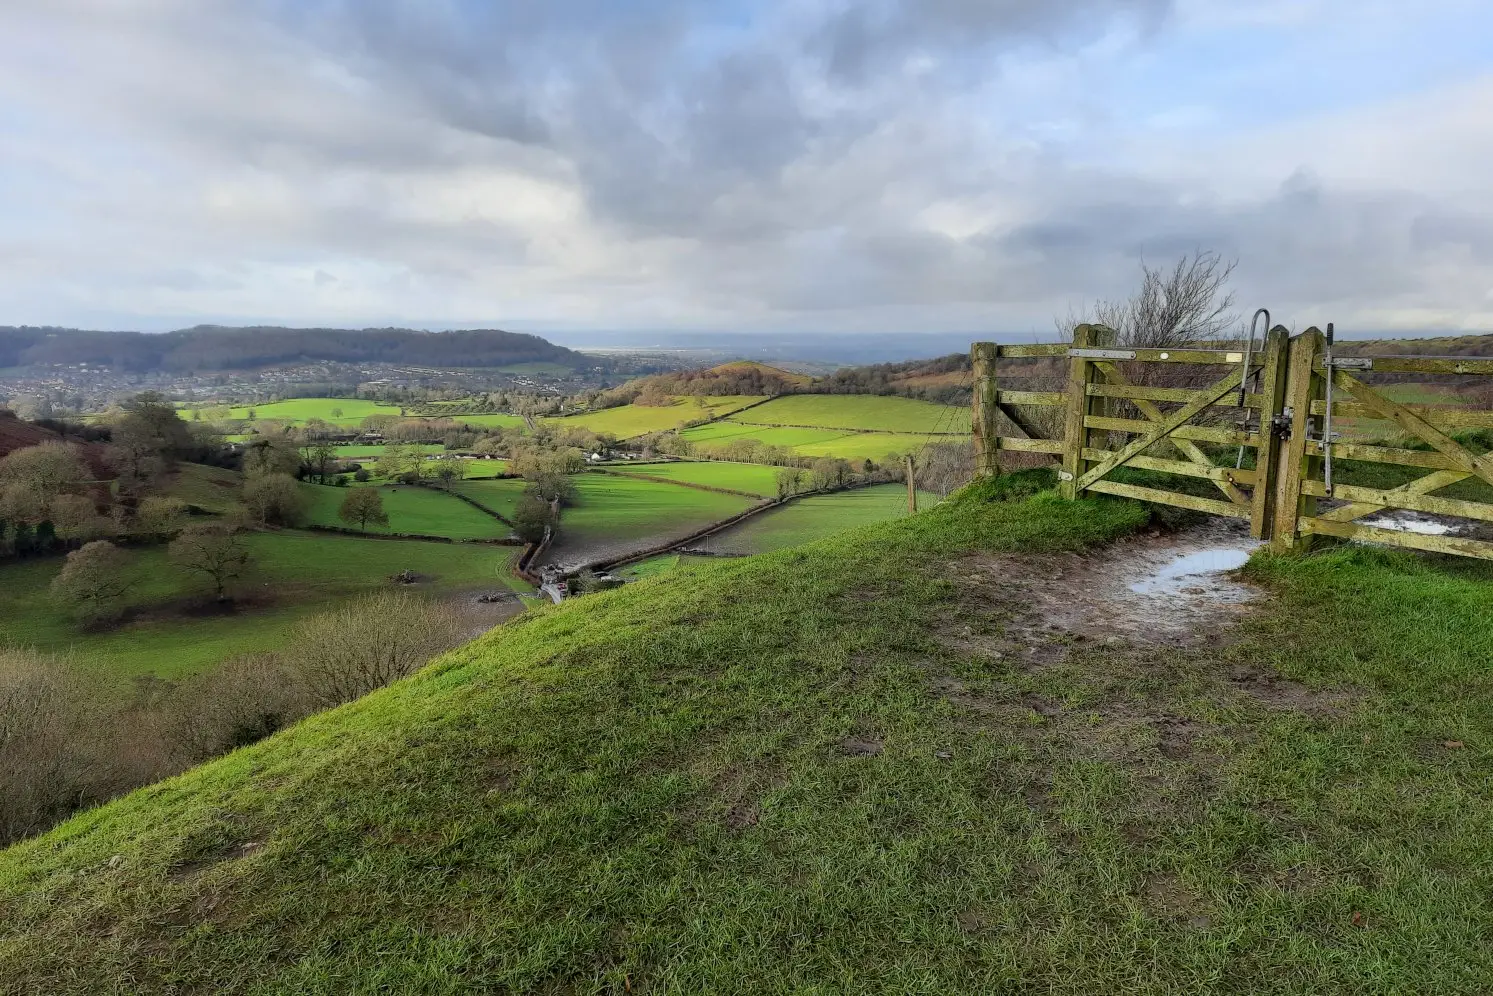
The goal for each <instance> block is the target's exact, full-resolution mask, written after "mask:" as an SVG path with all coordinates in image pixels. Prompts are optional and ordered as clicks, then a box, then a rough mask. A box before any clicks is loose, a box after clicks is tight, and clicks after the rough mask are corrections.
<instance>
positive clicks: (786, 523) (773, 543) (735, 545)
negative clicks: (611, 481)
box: [701, 484, 938, 555]
mask: <svg viewBox="0 0 1493 996" xmlns="http://www.w3.org/2000/svg"><path fill="white" fill-rule="evenodd" d="M918 500H919V503H920V506H921V507H924V508H929V507H932V505H933V504H934V503H935V502H936V501H938V496H937V495H931V494H923V495H920V497H919V499H918ZM905 515H907V488H906V487H904V486H903V485H901V484H877V485H873V486H871V487H869V488H857V489H855V490H853V491H837V492H835V493H833V494H827V495H809V496H807V497H804V498H800V499H798V500H797V501H793V502H789V503H788V504H786V505H784V506H783V507H782V508H775V509H772V510H770V511H767V512H763V513H762V514H761V515H754V516H752V517H751V518H750V519H747V520H746V521H745V522H743V523H741V524H740V525H737V526H732V527H731V528H730V529H726V530H723V531H721V532H719V533H716V534H715V535H714V536H710V537H708V538H707V539H706V540H705V541H704V542H703V543H702V544H701V545H702V546H704V547H705V548H706V549H708V550H710V551H711V552H714V553H725V554H738V555H749V554H754V553H766V552H768V551H770V550H781V549H783V548H784V547H789V546H798V545H800V544H802V543H810V542H813V541H814V540H818V539H823V538H825V537H826V536H833V535H835V534H836V533H841V532H844V531H845V530H847V529H854V528H856V527H857V526H864V525H869V524H871V523H873V522H885V521H886V520H888V519H900V518H902V517H903V516H905Z"/></svg>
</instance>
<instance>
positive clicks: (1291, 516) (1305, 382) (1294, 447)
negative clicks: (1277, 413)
mask: <svg viewBox="0 0 1493 996" xmlns="http://www.w3.org/2000/svg"><path fill="white" fill-rule="evenodd" d="M1322 346H1323V338H1322V333H1321V332H1320V331H1319V330H1318V329H1316V328H1315V327H1313V328H1309V329H1307V330H1306V331H1305V332H1303V333H1301V334H1300V335H1299V336H1297V337H1296V338H1295V339H1293V340H1292V341H1291V349H1290V352H1289V354H1288V357H1287V366H1288V367H1289V372H1288V373H1287V375H1286V400H1285V403H1286V407H1287V408H1289V409H1290V410H1291V436H1290V438H1289V439H1288V440H1286V442H1285V445H1283V446H1281V447H1279V459H1278V465H1277V466H1278V469H1277V472H1276V492H1275V516H1274V518H1275V522H1274V524H1273V527H1272V529H1271V537H1272V538H1271V544H1270V545H1271V549H1273V550H1275V551H1276V552H1277V553H1290V552H1292V551H1301V550H1305V549H1306V548H1307V547H1308V546H1310V545H1311V536H1310V535H1303V534H1302V532H1301V529H1300V525H1299V523H1298V521H1297V520H1299V519H1300V517H1301V516H1303V515H1315V514H1316V512H1317V499H1315V498H1312V497H1310V496H1308V495H1306V494H1305V493H1304V492H1303V491H1302V488H1301V485H1302V482H1303V481H1305V480H1306V479H1307V478H1308V477H1311V476H1315V474H1316V472H1317V464H1318V463H1320V462H1321V458H1320V457H1313V456H1308V455H1307V448H1306V443H1307V433H1308V430H1309V429H1310V427H1311V419H1312V402H1313V401H1319V400H1321V398H1322V395H1323V393H1324V392H1323V387H1324V384H1323V382H1322V378H1321V377H1319V376H1317V374H1316V373H1315V371H1313V369H1312V368H1313V367H1314V366H1315V365H1316V363H1317V359H1318V358H1319V357H1320V356H1321V355H1322Z"/></svg>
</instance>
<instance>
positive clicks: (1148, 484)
mask: <svg viewBox="0 0 1493 996" xmlns="http://www.w3.org/2000/svg"><path fill="white" fill-rule="evenodd" d="M1330 328H1331V326H1329V330H1330ZM970 358H971V362H972V365H973V367H974V388H975V389H974V410H973V413H972V423H973V430H974V437H975V452H976V471H977V473H978V474H981V475H995V474H999V473H1000V472H1001V455H1002V453H1003V452H1006V453H1011V454H1022V455H1026V456H1028V457H1030V456H1032V455H1035V456H1037V457H1044V456H1045V457H1048V458H1055V459H1056V460H1058V461H1059V462H1060V464H1061V467H1060V469H1059V471H1058V477H1059V480H1060V482H1061V484H1060V487H1061V490H1062V492H1063V493H1064V495H1066V496H1067V497H1070V498H1076V497H1078V496H1079V495H1082V494H1085V493H1087V492H1096V493H1099V494H1109V495H1116V496H1119V497H1124V498H1134V499H1138V500H1140V501H1147V502H1154V503H1158V504H1164V505H1171V506H1175V507H1178V508H1186V509H1192V510H1194V511H1200V512H1206V513H1208V514H1211V515H1219V516H1226V517H1229V518H1236V519H1243V520H1247V521H1248V522H1249V523H1250V531H1251V533H1252V534H1253V535H1254V536H1255V537H1257V538H1260V539H1269V540H1270V541H1271V544H1272V546H1273V547H1274V548H1275V549H1277V550H1279V551H1292V550H1302V549H1305V548H1306V547H1308V546H1309V545H1310V544H1311V541H1312V538H1313V537H1314V536H1332V537H1337V538H1341V539H1348V540H1355V541H1360V542H1371V543H1380V544H1385V545H1389V546H1398V547H1405V548H1408V549H1414V550H1427V551H1432V552H1438V553H1447V554H1454V555H1457V556H1465V557H1477V558H1481V559H1489V560H1493V542H1490V541H1489V540H1485V539H1480V538H1476V537H1471V536H1463V535H1453V534H1447V535H1436V534H1425V533H1416V532H1408V531H1400V530H1395V529H1387V528H1383V527H1382V526H1375V525H1370V524H1366V523H1363V522H1361V521H1359V520H1361V519H1364V518H1367V517H1369V516H1371V515H1376V514H1379V513H1383V512H1386V511H1390V512H1393V511H1395V510H1402V511H1408V512H1415V513H1419V514H1422V515H1431V516H1438V517H1443V518H1447V519H1455V520H1458V521H1459V522H1461V523H1462V524H1464V525H1465V526H1467V527H1477V526H1479V525H1480V524H1481V523H1493V452H1488V450H1490V449H1493V440H1490V439H1488V438H1486V436H1485V437H1484V438H1482V439H1481V440H1477V439H1475V438H1474V437H1475V434H1476V433H1478V432H1480V431H1483V430H1489V429H1493V411H1490V410H1488V409H1486V408H1478V407H1472V406H1446V405H1428V404H1407V403H1403V402H1399V401H1396V400H1394V399H1393V398H1391V397H1389V396H1388V395H1387V394H1386V393H1385V390H1384V388H1383V386H1381V385H1376V384H1373V383H1370V382H1369V381H1366V380H1364V379H1363V378H1364V377H1366V376H1371V375H1373V374H1379V373H1386V374H1405V373H1421V374H1427V375H1437V376H1441V375H1447V374H1456V375H1463V376H1469V377H1490V376H1493V358H1481V357H1462V356H1456V357H1444V356H1350V357H1342V356H1336V357H1334V356H1332V355H1331V352H1330V350H1329V349H1328V348H1327V342H1326V339H1325V338H1324V336H1323V334H1322V333H1321V332H1320V331H1319V330H1317V329H1315V328H1312V329H1308V330H1307V331H1305V332H1303V333H1301V334H1300V335H1297V336H1295V337H1292V336H1290V334H1289V333H1288V332H1287V331H1286V330H1285V329H1284V328H1282V327H1280V326H1276V327H1275V328H1273V329H1270V330H1269V331H1268V332H1267V333H1266V336H1265V341H1264V343H1263V345H1261V346H1259V347H1258V348H1251V349H1230V348H1220V349H1205V348H1192V347H1189V348H1185V349H1128V348H1119V347H1117V346H1116V345H1115V343H1114V334H1113V333H1112V332H1111V331H1110V330H1109V329H1106V328H1104V327H1102V326H1096V325H1080V326H1078V327H1077V328H1076V329H1074V332H1073V340H1072V342H1071V344H1044V345H1023V346H1004V345H999V344H996V343H985V342H982V343H975V344H973V346H971V349H970ZM1007 361H1016V362H1019V361H1037V362H1038V363H1045V364H1046V370H1047V374H1048V377H1049V381H1051V380H1055V379H1057V378H1058V377H1061V378H1062V379H1063V380H1065V385H1064V387H1063V389H1062V390H1051V389H1040V390H1034V389H1030V387H1031V386H1032V385H1030V384H1024V385H1023V387H1024V388H1028V389H1021V390H1011V389H1003V388H1002V387H1001V386H1000V381H1001V378H1002V376H1011V375H1013V374H1016V369H1015V363H1013V364H1011V365H1008V363H1007ZM1053 361H1058V363H1057V365H1058V366H1061V367H1062V370H1061V371H1058V370H1054V369H1053V368H1054V363H1053ZM1016 375H1017V376H1019V374H1016ZM1026 379H1028V380H1029V379H1030V378H1026ZM1035 386H1037V387H1042V386H1043V385H1042V384H1041V383H1038V384H1037V385H1035ZM1341 419H1349V420H1372V421H1373V422H1374V423H1376V424H1381V425H1384V426H1386V427H1388V431H1392V432H1394V433H1397V434H1398V436H1399V438H1394V439H1378V440H1367V439H1351V440H1345V439H1343V438H1341V433H1340V432H1337V431H1334V430H1333V429H1332V425H1333V423H1334V421H1336V420H1341ZM1337 424H1338V425H1339V426H1341V425H1343V423H1342V422H1341V421H1337ZM1468 434H1472V435H1468ZM1334 462H1336V463H1337V466H1338V473H1337V475H1336V479H1334V474H1333V472H1332V467H1333V464H1334ZM1345 462H1346V463H1345ZM1355 465H1370V466H1377V467H1380V468H1386V467H1387V468H1394V467H1398V468H1404V469H1406V470H1418V471H1424V472H1426V473H1424V474H1422V475H1421V476H1419V477H1416V478H1414V479H1412V480H1409V481H1407V482H1405V483H1400V484H1395V485H1393V486H1385V485H1384V483H1383V482H1382V480H1372V479H1367V478H1372V476H1373V475H1372V474H1370V475H1367V478H1366V477H1365V475H1364V472H1363V471H1362V469H1361V466H1355ZM1388 472H1389V473H1392V470H1390V471H1388ZM1355 478H1356V479H1355ZM1179 484H1180V486H1182V487H1184V488H1187V487H1189V486H1190V488H1191V489H1190V490H1176V487H1177V486H1178V485H1179ZM1454 485H1463V486H1464V487H1463V489H1462V491H1461V492H1460V493H1458V494H1457V495H1455V496H1449V495H1442V494H1437V493H1436V492H1440V491H1443V490H1444V489H1446V488H1450V487H1453V486H1454ZM1483 486H1488V488H1489V490H1487V491H1486V492H1485V493H1484V492H1481V491H1479V489H1480V488H1482V487H1483ZM1199 491H1201V492H1202V493H1199ZM1483 499H1486V500H1483Z"/></svg>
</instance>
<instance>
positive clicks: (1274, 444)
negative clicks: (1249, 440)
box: [1249, 325, 1291, 539]
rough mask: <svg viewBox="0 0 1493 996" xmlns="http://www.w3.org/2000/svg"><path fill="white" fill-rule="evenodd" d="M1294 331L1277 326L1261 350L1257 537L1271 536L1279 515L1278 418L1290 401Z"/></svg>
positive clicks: (1253, 510) (1253, 525)
mask: <svg viewBox="0 0 1493 996" xmlns="http://www.w3.org/2000/svg"><path fill="white" fill-rule="evenodd" d="M1290 340H1291V333H1289V332H1287V331H1286V329H1285V326H1283V325H1277V326H1276V327H1275V328H1273V329H1270V330H1269V331H1268V332H1266V333H1265V345H1264V347H1263V349H1262V350H1261V361H1260V362H1261V364H1262V369H1261V371H1260V411H1259V421H1258V425H1259V433H1260V445H1259V447H1258V448H1257V449H1256V450H1255V490H1254V496H1253V498H1252V499H1251V505H1250V514H1249V534H1250V535H1251V536H1253V537H1254V538H1255V539H1266V538H1268V537H1269V536H1270V535H1271V526H1272V523H1273V520H1274V518H1275V512H1276V508H1275V500H1276V494H1275V479H1276V473H1277V471H1278V469H1279V468H1278V464H1277V456H1276V451H1277V449H1278V448H1279V445H1280V437H1278V436H1277V435H1276V434H1275V426H1274V422H1275V417H1276V416H1277V415H1279V414H1280V413H1281V409H1282V408H1283V407H1284V406H1285V403H1286V375H1287V373H1288V370H1287V365H1286V355H1287V353H1288V351H1289V350H1290V348H1291V342H1290Z"/></svg>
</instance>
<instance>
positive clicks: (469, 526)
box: [301, 484, 512, 540]
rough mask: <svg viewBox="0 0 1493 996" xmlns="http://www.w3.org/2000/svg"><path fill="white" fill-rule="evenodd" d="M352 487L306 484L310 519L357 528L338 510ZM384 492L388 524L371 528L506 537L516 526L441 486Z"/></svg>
mask: <svg viewBox="0 0 1493 996" xmlns="http://www.w3.org/2000/svg"><path fill="white" fill-rule="evenodd" d="M351 490H352V488H350V487H348V488H336V487H331V486H327V485H320V484H302V485H301V493H302V494H304V495H305V496H306V500H307V522H308V523H309V524H311V525H317V526H336V527H339V528H342V529H350V528H351V529H355V528H357V527H356V526H349V525H348V524H347V523H346V522H343V521H342V520H341V519H340V518H338V516H337V510H338V509H339V508H341V507H342V502H343V500H344V499H345V498H347V495H348V492H349V491H351ZM378 490H379V493H380V494H382V495H383V499H384V512H385V514H387V515H388V516H389V524H388V525H387V526H369V527H368V532H369V533H371V534H379V533H415V534H418V535H421V536H445V537H448V538H450V539H456V540H467V539H502V538H503V537H504V536H507V535H508V534H509V533H510V532H511V531H512V530H510V529H509V528H508V527H507V526H505V525H503V523H501V522H499V521H498V520H497V519H495V518H493V517H492V516H490V515H487V514H486V513H484V512H483V511H482V510H481V509H477V508H473V507H472V506H471V505H469V504H467V503H466V502H464V501H462V500H461V499H460V498H456V497H454V496H453V495H449V494H446V493H445V492H444V491H441V490H439V489H437V488H426V487H411V486H409V485H407V484H392V485H384V486H382V487H379V489H378Z"/></svg>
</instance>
